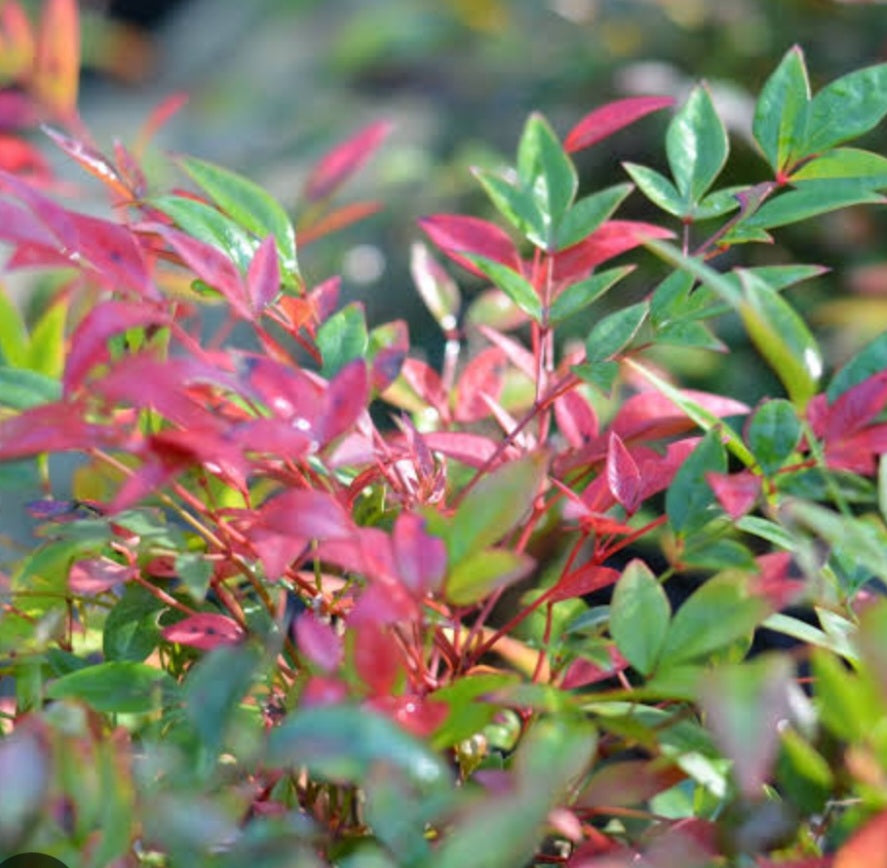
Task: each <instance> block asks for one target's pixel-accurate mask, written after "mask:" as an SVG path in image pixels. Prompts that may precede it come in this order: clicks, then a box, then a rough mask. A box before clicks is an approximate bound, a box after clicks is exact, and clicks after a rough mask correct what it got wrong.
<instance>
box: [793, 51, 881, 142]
mask: <svg viewBox="0 0 887 868" xmlns="http://www.w3.org/2000/svg"><path fill="white" fill-rule="evenodd" d="M885 114H887V63H881V64H878V65H877V66H869V67H866V68H865V69H859V70H856V71H855V72H851V73H849V74H848V75H844V76H842V77H841V78H839V79H837V80H836V81H833V82H831V84H828V85H826V86H825V87H824V88H823V89H822V90H821V91H819V93H817V94H816V96H814V97H813V99H812V101H811V102H810V105H809V107H808V110H807V127H806V131H805V133H804V140H803V145H802V147H801V150H800V153H797V154H796V156H797V157H805V156H807V155H809V154H821V153H822V152H823V151H827V150H828V149H829V148H833V147H834V146H835V145H839V144H841V143H842V142H846V141H849V140H850V139H855V138H857V137H858V136H861V135H862V134H863V133H867V132H868V131H869V130H871V129H874V128H875V127H876V126H877V125H878V124H879V123H880V122H881V120H882V119H883V117H884V115H885Z"/></svg>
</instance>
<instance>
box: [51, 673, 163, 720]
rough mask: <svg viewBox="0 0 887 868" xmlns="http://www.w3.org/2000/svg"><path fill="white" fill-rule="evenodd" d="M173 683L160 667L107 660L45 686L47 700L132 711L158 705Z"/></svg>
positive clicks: (122, 712) (121, 712)
mask: <svg viewBox="0 0 887 868" xmlns="http://www.w3.org/2000/svg"><path fill="white" fill-rule="evenodd" d="M175 690H176V684H175V682H174V681H173V679H172V678H171V677H170V676H169V674H168V673H166V672H165V671H164V670H162V669H157V668H155V667H153V666H149V665H148V664H146V663H134V662H121V661H110V662H107V663H97V664H95V665H94V666H89V667H87V668H85V669H79V670H78V671H76V672H71V673H70V674H68V675H64V676H62V677H61V678H57V679H56V680H55V681H52V682H50V683H49V684H48V685H47V687H46V695H47V696H48V697H49V698H50V699H64V698H66V697H70V698H73V699H80V700H83V701H84V702H85V703H86V704H87V705H89V706H91V707H92V708H94V709H95V710H96V711H107V712H114V713H117V714H124V713H129V714H135V713H139V712H146V711H151V710H153V709H155V708H156V707H158V706H159V705H160V703H161V700H162V699H163V698H164V696H169V695H171V694H173V693H174V692H175Z"/></svg>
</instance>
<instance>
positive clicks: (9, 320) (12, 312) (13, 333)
mask: <svg viewBox="0 0 887 868" xmlns="http://www.w3.org/2000/svg"><path fill="white" fill-rule="evenodd" d="M27 359H28V330H27V329H26V328H25V321H24V320H23V319H22V315H21V314H20V313H19V309H18V308H17V307H16V305H15V302H14V301H13V300H12V299H11V298H10V297H9V294H8V293H7V292H6V290H5V288H4V287H2V286H0V360H2V361H3V362H5V363H6V364H8V365H10V366H12V367H15V368H21V367H24V366H25V364H26V362H27Z"/></svg>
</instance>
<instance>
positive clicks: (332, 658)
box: [293, 612, 345, 673]
mask: <svg viewBox="0 0 887 868" xmlns="http://www.w3.org/2000/svg"><path fill="white" fill-rule="evenodd" d="M293 633H294V634H295V637H296V642H297V643H298V646H299V650H300V651H301V652H302V654H304V655H305V656H306V657H307V658H308V659H309V660H310V661H311V662H312V663H313V664H314V665H315V666H317V667H318V668H319V669H320V670H321V671H323V672H327V673H329V672H335V671H336V669H338V668H339V666H340V664H341V663H342V660H343V659H344V657H345V649H344V645H343V642H342V637H341V636H339V635H338V634H337V633H336V631H335V630H334V629H333V628H332V627H331V626H330V625H329V624H328V623H327V622H326V621H321V620H320V619H319V618H318V617H317V615H315V614H314V613H313V612H305V613H304V614H302V615H300V616H299V617H298V618H296V620H295V621H294V622H293Z"/></svg>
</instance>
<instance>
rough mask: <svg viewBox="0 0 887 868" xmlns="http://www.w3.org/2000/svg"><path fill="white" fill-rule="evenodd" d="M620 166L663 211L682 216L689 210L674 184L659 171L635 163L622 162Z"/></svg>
mask: <svg viewBox="0 0 887 868" xmlns="http://www.w3.org/2000/svg"><path fill="white" fill-rule="evenodd" d="M622 168H623V169H625V171H626V172H628V174H629V177H630V178H631V180H632V181H634V182H635V184H637V186H638V189H639V190H640V191H641V192H642V193H643V194H644V195H645V196H646V197H647V198H648V199H649V200H650V201H651V202H652V203H653V204H654V205H656V206H657V207H659V208H661V209H662V210H663V211H665V212H667V213H668V214H674V216H675V217H682V216H683V215H684V214H685V213H687V212H688V211H689V210H690V209H689V207H688V203H687V202H686V201H685V199H684V198H683V197H682V196H681V194H680V193H679V192H678V191H677V188H676V187H675V185H674V184H672V182H671V181H669V180H668V178H666V177H665V175H663V174H662V173H661V172H657V171H656V170H655V169H650V168H648V167H647V166H639V165H638V164H637V163H623V164H622Z"/></svg>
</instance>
